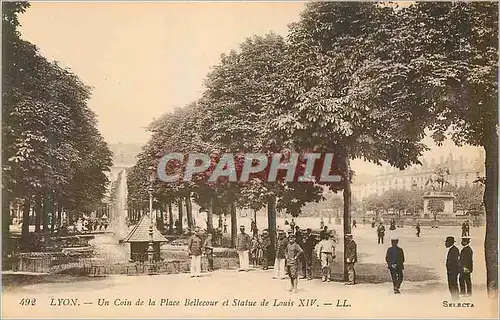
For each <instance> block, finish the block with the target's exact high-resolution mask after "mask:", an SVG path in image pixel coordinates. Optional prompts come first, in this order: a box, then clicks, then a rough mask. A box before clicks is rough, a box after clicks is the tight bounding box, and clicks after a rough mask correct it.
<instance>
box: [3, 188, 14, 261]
mask: <svg viewBox="0 0 500 320" xmlns="http://www.w3.org/2000/svg"><path fill="white" fill-rule="evenodd" d="M2 191H3V192H2V253H3V255H2V256H3V257H5V256H6V255H7V254H8V253H9V252H8V251H9V243H10V222H11V221H12V219H11V217H10V197H9V194H8V192H6V191H5V189H3V190H2Z"/></svg>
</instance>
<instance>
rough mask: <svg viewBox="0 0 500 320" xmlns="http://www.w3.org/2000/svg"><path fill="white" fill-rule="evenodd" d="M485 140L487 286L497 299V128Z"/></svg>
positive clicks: (486, 134) (489, 293)
mask: <svg viewBox="0 0 500 320" xmlns="http://www.w3.org/2000/svg"><path fill="white" fill-rule="evenodd" d="M485 131H486V130H485ZM485 140H486V141H485V143H484V149H485V155H486V160H485V168H486V185H485V190H484V207H485V209H486V235H485V239H484V253H485V260H486V287H487V290H488V295H489V296H490V297H492V298H495V299H496V297H497V295H498V292H497V289H498V251H497V250H498V158H497V157H498V134H497V131H496V130H495V128H491V129H490V130H489V132H487V131H486V132H485Z"/></svg>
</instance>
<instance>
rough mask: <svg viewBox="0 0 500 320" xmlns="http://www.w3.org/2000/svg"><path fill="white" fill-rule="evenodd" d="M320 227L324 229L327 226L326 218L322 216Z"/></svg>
mask: <svg viewBox="0 0 500 320" xmlns="http://www.w3.org/2000/svg"><path fill="white" fill-rule="evenodd" d="M319 228H320V229H321V230H323V229H324V228H325V220H323V218H321V221H320V222H319Z"/></svg>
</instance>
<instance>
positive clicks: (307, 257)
mask: <svg viewBox="0 0 500 320" xmlns="http://www.w3.org/2000/svg"><path fill="white" fill-rule="evenodd" d="M315 247H316V237H315V236H314V235H313V234H312V230H311V228H307V230H306V235H305V237H304V245H303V247H302V249H303V250H304V256H303V259H302V276H303V277H302V279H305V278H309V280H312V278H313V276H312V257H313V251H314V248H315Z"/></svg>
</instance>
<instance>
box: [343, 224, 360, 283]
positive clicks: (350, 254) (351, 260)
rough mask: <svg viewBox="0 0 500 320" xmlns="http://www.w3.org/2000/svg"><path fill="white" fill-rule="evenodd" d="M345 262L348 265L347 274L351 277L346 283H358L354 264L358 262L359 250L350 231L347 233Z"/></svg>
mask: <svg viewBox="0 0 500 320" xmlns="http://www.w3.org/2000/svg"><path fill="white" fill-rule="evenodd" d="M345 241H346V244H345V255H344V256H345V264H346V267H347V275H348V277H349V281H348V282H346V283H345V284H346V285H354V284H355V283H356V270H354V264H355V263H356V262H358V252H357V245H356V242H355V241H354V239H353V238H352V234H350V233H348V234H346V235H345Z"/></svg>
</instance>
